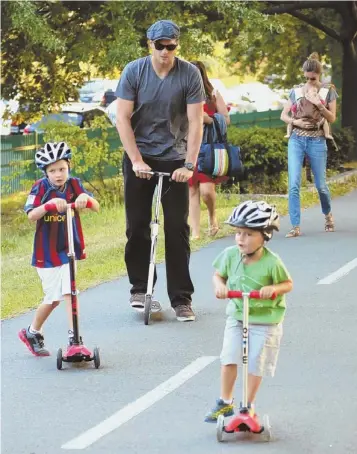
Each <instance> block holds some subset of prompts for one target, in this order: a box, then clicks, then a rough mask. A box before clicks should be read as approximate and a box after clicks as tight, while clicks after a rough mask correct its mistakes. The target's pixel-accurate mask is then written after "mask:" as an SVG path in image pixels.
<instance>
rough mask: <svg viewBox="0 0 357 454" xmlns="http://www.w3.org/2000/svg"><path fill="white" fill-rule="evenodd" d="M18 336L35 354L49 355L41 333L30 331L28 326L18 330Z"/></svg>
mask: <svg viewBox="0 0 357 454" xmlns="http://www.w3.org/2000/svg"><path fill="white" fill-rule="evenodd" d="M19 338H20V340H22V342H23V343H24V344H25V345H26V347H27V348H28V349H29V350H30V352H31V353H32V354H33V355H35V356H49V355H50V352H49V351H48V350H47V349H46V348H45V342H44V338H43V336H42V334H41V333H35V334H33V333H30V331H29V328H27V329H25V328H23V329H22V330H21V331H19Z"/></svg>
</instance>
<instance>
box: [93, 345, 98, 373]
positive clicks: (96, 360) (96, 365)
mask: <svg viewBox="0 0 357 454" xmlns="http://www.w3.org/2000/svg"><path fill="white" fill-rule="evenodd" d="M93 360H94V367H95V368H96V369H98V368H99V366H100V356H99V350H98V347H94V350H93Z"/></svg>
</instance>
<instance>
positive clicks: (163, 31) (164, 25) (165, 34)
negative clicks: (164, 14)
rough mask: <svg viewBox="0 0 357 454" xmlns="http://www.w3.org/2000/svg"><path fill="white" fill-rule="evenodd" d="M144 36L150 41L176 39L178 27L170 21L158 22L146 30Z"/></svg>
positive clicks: (178, 33) (178, 34) (178, 35)
mask: <svg viewBox="0 0 357 454" xmlns="http://www.w3.org/2000/svg"><path fill="white" fill-rule="evenodd" d="M146 36H147V38H148V39H150V40H151V41H158V40H159V39H178V38H179V37H180V27H179V26H178V25H176V24H175V23H174V22H172V21H171V20H159V21H157V22H155V24H153V25H152V26H151V27H150V28H149V29H148V31H147V33H146Z"/></svg>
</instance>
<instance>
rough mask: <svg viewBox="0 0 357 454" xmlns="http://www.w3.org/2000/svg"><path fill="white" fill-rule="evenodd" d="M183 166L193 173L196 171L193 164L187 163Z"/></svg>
mask: <svg viewBox="0 0 357 454" xmlns="http://www.w3.org/2000/svg"><path fill="white" fill-rule="evenodd" d="M183 166H184V167H186V169H187V170H190V171H191V172H193V171H194V170H195V166H194V165H193V164H192V162H185V164H184V165H183Z"/></svg>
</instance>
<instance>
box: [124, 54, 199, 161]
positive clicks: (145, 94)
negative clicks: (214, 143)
mask: <svg viewBox="0 0 357 454" xmlns="http://www.w3.org/2000/svg"><path fill="white" fill-rule="evenodd" d="M115 94H116V96H118V97H119V98H122V99H126V100H128V101H134V110H133V114H132V117H131V125H132V128H133V131H134V135H135V140H136V143H137V146H138V148H139V150H140V152H141V154H142V155H143V156H146V157H150V158H153V159H160V160H165V161H172V160H178V159H185V157H186V152H187V140H186V138H187V133H188V119H187V104H196V103H201V102H202V101H204V100H205V98H206V96H205V92H204V88H203V82H202V78H201V75H200V72H199V70H198V69H197V68H196V67H195V66H194V65H192V64H191V63H189V62H186V61H184V60H181V59H179V58H175V65H174V67H173V68H172V69H171V71H170V72H169V74H168V75H167V76H166V77H165V78H164V79H160V78H159V76H158V75H157V74H156V72H155V71H154V68H153V66H152V63H151V57H150V56H148V57H144V58H139V59H138V60H135V61H132V62H131V63H129V64H128V65H127V66H126V67H125V68H124V71H123V73H122V75H121V77H120V80H119V83H118V87H117V89H116V92H115Z"/></svg>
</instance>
